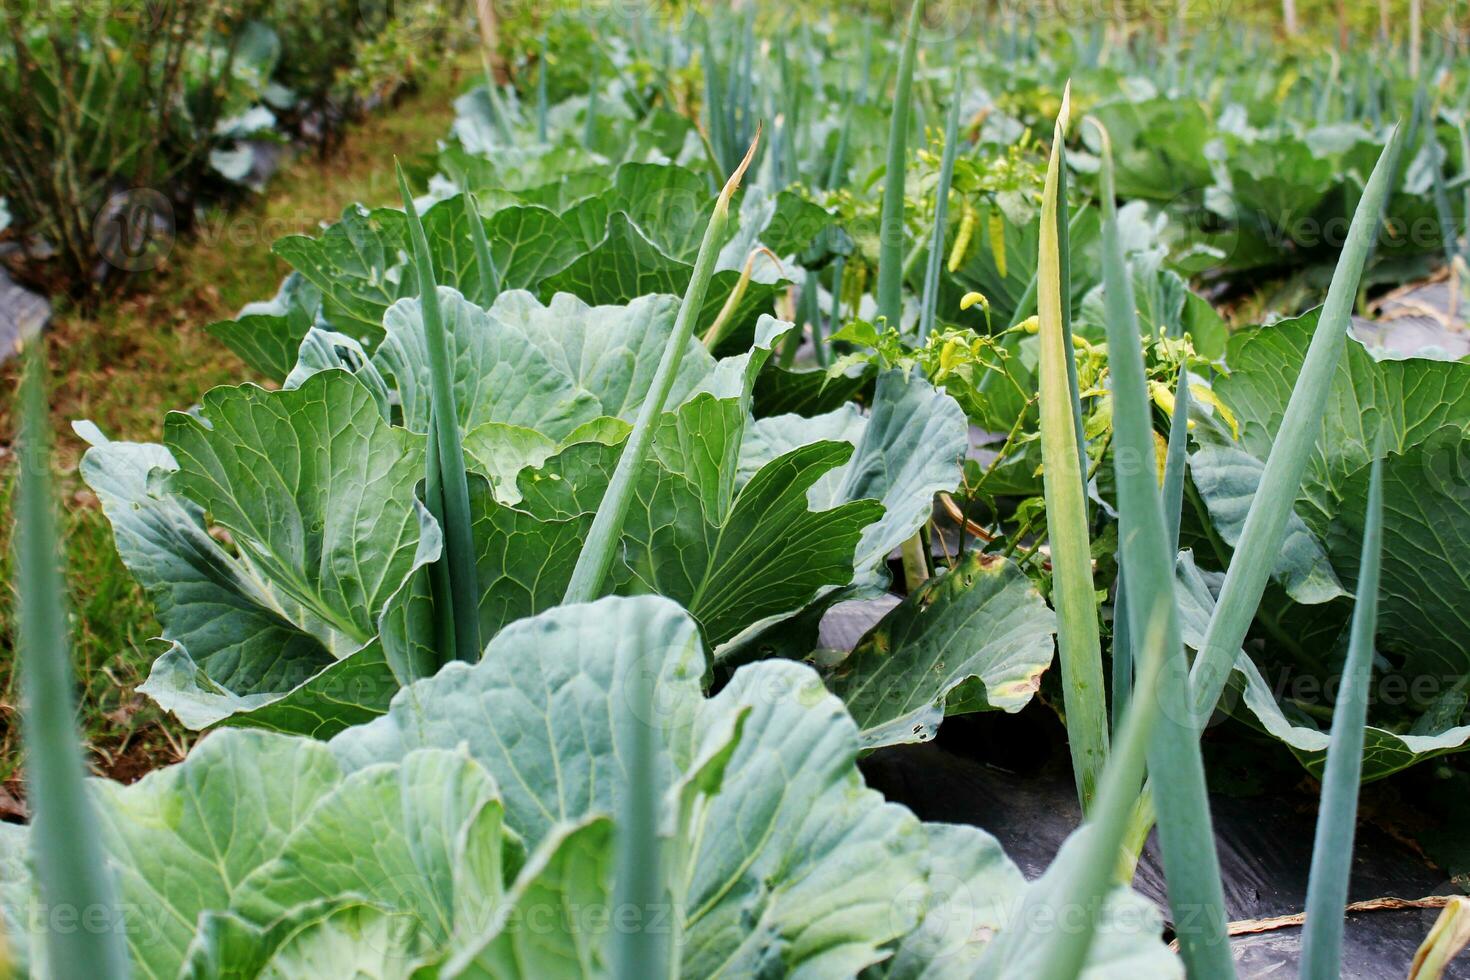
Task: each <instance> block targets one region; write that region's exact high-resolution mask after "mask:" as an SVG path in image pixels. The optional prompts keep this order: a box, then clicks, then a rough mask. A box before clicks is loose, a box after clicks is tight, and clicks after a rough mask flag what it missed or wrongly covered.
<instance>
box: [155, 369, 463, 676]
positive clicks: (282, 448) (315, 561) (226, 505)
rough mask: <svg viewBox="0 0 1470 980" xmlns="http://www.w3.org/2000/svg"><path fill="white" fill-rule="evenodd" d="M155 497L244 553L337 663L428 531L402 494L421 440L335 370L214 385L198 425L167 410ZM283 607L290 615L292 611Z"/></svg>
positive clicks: (408, 490)
mask: <svg viewBox="0 0 1470 980" xmlns="http://www.w3.org/2000/svg"><path fill="white" fill-rule="evenodd" d="M165 442H166V444H167V446H168V449H169V451H170V453H171V454H172V455H173V457H174V458H175V460H177V461H178V465H179V468H178V469H177V470H176V471H174V472H172V473H170V474H169V475H168V476H167V478H166V485H167V488H168V489H169V490H170V491H172V492H174V493H177V494H180V495H182V496H185V497H188V498H189V499H191V500H193V501H194V502H195V503H196V504H197V505H198V506H200V507H201V508H203V509H204V510H206V511H208V512H209V514H210V516H211V518H212V519H213V520H214V522H215V523H216V524H218V525H219V526H221V527H223V528H226V529H227V530H229V531H230V533H231V535H232V537H233V539H234V542H235V545H236V546H237V547H238V548H239V550H240V553H241V555H242V557H243V558H244V559H245V560H246V561H248V562H249V563H250V566H251V567H252V568H253V569H254V570H255V571H256V572H257V574H258V575H260V576H262V577H264V578H265V579H266V580H267V581H268V583H269V585H270V587H271V589H272V591H273V592H275V593H276V594H278V595H280V596H282V597H284V598H285V599H286V600H287V601H289V602H290V603H292V604H294V606H295V607H296V610H299V615H301V616H302V617H303V618H306V619H307V620H309V622H310V628H311V632H312V633H313V635H316V636H317V637H318V639H320V640H321V641H322V642H323V644H324V645H325V646H326V647H327V648H328V650H330V651H331V652H332V653H333V654H334V655H335V656H337V657H338V658H341V657H343V656H346V655H347V654H348V653H350V652H351V651H352V650H354V649H356V648H358V647H360V646H362V645H363V644H364V643H366V642H367V641H368V640H370V639H371V638H372V637H373V636H375V635H376V634H377V631H378V626H377V619H378V616H379V615H380V614H381V613H382V611H383V609H384V607H385V606H386V605H387V602H388V600H389V598H390V597H391V596H392V595H393V594H394V593H396V592H397V591H398V590H399V589H400V588H401V587H402V585H403V583H404V581H405V579H407V577H408V576H409V574H410V573H411V572H412V571H413V570H414V569H416V568H418V567H419V566H421V565H423V564H425V563H426V562H427V561H429V560H431V559H432V558H433V557H434V555H435V554H436V552H437V551H438V545H439V532H438V528H437V527H435V526H434V524H433V522H432V521H431V520H430V518H429V516H428V514H427V512H425V511H424V509H423V507H422V506H421V505H420V504H419V503H418V502H417V500H416V498H415V497H414V496H413V487H414V485H415V484H416V483H417V482H418V480H419V479H421V478H422V473H423V448H422V447H423V437H421V436H416V435H414V434H412V433H409V432H406V431H404V430H402V429H397V428H392V427H390V426H389V425H388V424H387V422H385V421H384V420H383V418H382V416H381V415H379V414H378V409H377V406H376V404H375V403H374V401H373V399H372V396H371V395H370V393H369V392H368V391H367V389H366V388H364V387H363V386H362V385H361V384H359V383H358V382H357V381H355V380H354V379H352V378H350V377H348V376H347V375H345V374H342V373H340V372H336V371H328V372H323V373H321V374H318V375H314V376H313V377H311V378H309V379H308V380H307V381H306V382H305V383H304V384H303V385H302V386H301V387H300V388H296V389H294V390H287V391H277V392H269V391H265V390H264V389H261V388H256V387H254V386H252V385H246V386H243V387H239V388H216V389H214V390H213V391H211V392H209V393H208V394H207V395H205V396H204V405H203V409H202V414H201V417H199V418H196V417H194V416H190V415H184V414H181V413H173V414H171V415H170V416H169V418H168V420H167V421H166V423H165ZM293 611H294V610H293Z"/></svg>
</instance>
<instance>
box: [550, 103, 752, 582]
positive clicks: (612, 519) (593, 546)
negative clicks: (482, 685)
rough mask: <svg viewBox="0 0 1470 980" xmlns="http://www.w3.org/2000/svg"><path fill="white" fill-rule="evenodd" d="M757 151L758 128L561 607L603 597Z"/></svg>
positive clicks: (729, 184) (718, 205)
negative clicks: (738, 196)
mask: <svg viewBox="0 0 1470 980" xmlns="http://www.w3.org/2000/svg"><path fill="white" fill-rule="evenodd" d="M759 145H760V128H759V127H757V128H756V134H755V139H754V140H753V141H752V142H751V144H750V149H748V150H746V151H745V159H743V160H741V161H740V166H739V167H737V168H735V172H734V173H733V174H731V175H730V179H729V180H727V181H726V182H725V187H724V189H723V190H721V191H720V196H719V198H718V199H716V201H715V207H714V211H713V213H711V214H710V219H709V225H708V226H707V227H706V228H705V230H704V238H703V240H702V241H701V242H700V243H699V255H698V256H697V257H696V258H695V260H694V273H693V276H692V277H691V278H690V280H689V287H688V288H687V289H686V290H685V291H684V300H683V302H682V303H680V305H679V315H678V317H677V318H676V319H675V321H674V330H673V333H671V334H670V335H669V342H668V344H667V345H666V346H665V347H664V352H663V356H662V357H661V358H660V359H659V362H658V369H657V370H656V371H655V372H654V376H653V382H652V384H651V386H650V389H649V394H648V397H647V398H646V399H645V400H644V402H643V406H642V407H641V408H640V409H639V410H638V418H637V420H636V421H635V422H634V423H633V431H632V432H631V433H629V435H628V442H627V444H626V445H625V446H624V447H623V453H622V455H621V456H620V457H618V465H617V468H616V469H615V470H613V475H612V479H611V480H609V481H608V485H607V493H606V495H605V496H604V497H603V498H602V504H601V505H600V506H599V507H598V508H597V515H596V516H595V517H594V518H593V519H592V528H591V530H590V531H588V533H587V541H586V542H585V543H584V544H583V545H582V553H581V554H579V555H578V556H577V565H576V567H575V568H573V569H572V578H571V581H570V582H568V583H567V591H566V594H565V596H564V598H563V600H562V601H563V602H566V603H573V602H591V601H592V600H593V599H596V598H597V597H598V596H599V595H600V594H601V592H602V584H603V582H604V581H605V580H606V579H607V573H608V569H610V568H611V567H612V561H613V554H614V553H615V551H616V550H617V543H618V538H619V537H620V536H621V535H622V531H623V521H624V520H625V519H626V518H627V516H628V508H629V507H630V506H631V505H632V503H633V491H634V489H635V488H636V486H637V484H638V476H639V474H640V472H641V471H642V469H643V464H644V462H645V461H646V459H647V456H648V450H649V447H650V445H651V444H652V442H653V433H654V430H655V429H657V428H658V420H659V417H660V416H661V415H662V414H663V410H664V404H665V403H666V402H667V401H668V400H669V392H670V391H672V390H673V387H674V378H675V376H676V375H677V374H678V373H679V362H680V361H682V360H683V359H684V348H685V347H686V346H687V345H688V343H689V338H690V337H692V336H693V335H694V327H695V322H694V321H695V318H696V317H697V316H699V311H700V309H701V307H703V306H704V294H705V292H706V291H707V290H708V289H709V282H710V279H711V277H713V276H714V271H715V260H716V259H717V258H718V257H719V253H720V246H721V245H722V244H723V243H724V239H725V229H726V227H727V226H728V225H729V223H730V199H731V198H732V197H734V196H735V191H736V189H737V188H739V186H740V180H741V178H742V177H744V176H745V171H746V169H747V168H749V166H750V161H751V160H752V159H754V158H755V151H756V147H757V146H759Z"/></svg>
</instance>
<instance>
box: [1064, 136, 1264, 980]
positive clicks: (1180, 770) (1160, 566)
mask: <svg viewBox="0 0 1470 980" xmlns="http://www.w3.org/2000/svg"><path fill="white" fill-rule="evenodd" d="M1098 129H1099V131H1100V132H1101V134H1102V154H1101V170H1100V189H1101V192H1102V193H1101V196H1102V209H1103V219H1102V230H1103V290H1104V300H1105V304H1106V306H1105V309H1106V320H1107V332H1108V358H1109V365H1108V366H1109V373H1110V374H1111V377H1112V395H1113V439H1114V447H1113V467H1114V472H1115V475H1116V479H1117V485H1118V515H1119V530H1118V540H1119V542H1120V543H1121V545H1122V549H1123V569H1124V574H1125V575H1126V576H1127V581H1128V585H1129V588H1130V589H1131V590H1133V594H1134V595H1135V596H1137V597H1144V596H1155V597H1167V598H1168V600H1170V601H1167V602H1164V603H1163V607H1164V623H1163V627H1164V644H1163V659H1164V664H1163V668H1162V671H1161V673H1160V675H1159V680H1158V684H1157V687H1156V688H1155V695H1154V696H1155V698H1156V699H1157V701H1158V706H1157V710H1159V711H1160V713H1161V717H1160V719H1159V721H1158V723H1157V725H1156V726H1155V729H1154V736H1153V739H1152V742H1151V744H1150V747H1149V754H1148V768H1149V772H1150V774H1151V776H1152V781H1153V782H1154V784H1155V785H1156V786H1157V787H1158V797H1157V800H1156V804H1157V807H1158V813H1159V842H1160V844H1161V845H1162V848H1163V856H1164V877H1165V880H1166V881H1167V884H1168V888H1169V906H1170V908H1171V909H1172V910H1173V913H1174V922H1175V923H1176V925H1177V926H1178V929H1179V952H1180V955H1181V956H1183V958H1184V962H1185V966H1186V968H1187V969H1188V971H1189V975H1190V976H1192V977H1211V978H1221V977H1232V976H1234V975H1235V968H1234V965H1233V962H1232V960H1231V957H1230V944H1229V939H1228V937H1227V934H1226V921H1225V897H1224V890H1223V888H1222V887H1221V884H1220V863H1219V859H1218V857H1217V856H1216V853H1215V838H1214V832H1213V828H1212V826H1211V821H1210V807H1209V798H1208V796H1207V793H1206V788H1205V771H1204V763H1203V761H1202V760H1201V758H1200V750H1199V737H1198V733H1197V732H1196V730H1195V729H1194V726H1193V724H1192V722H1191V720H1190V717H1189V714H1188V704H1189V690H1188V680H1187V674H1186V660H1185V658H1184V646H1183V642H1182V640H1181V639H1180V632H1179V612H1178V608H1177V607H1176V605H1175V604H1174V602H1173V601H1172V598H1173V595H1174V555H1173V552H1172V551H1171V550H1170V540H1169V539H1170V537H1171V535H1170V534H1169V532H1168V529H1167V528H1166V526H1165V521H1164V509H1163V504H1162V502H1161V501H1160V499H1159V484H1158V476H1157V473H1158V466H1157V463H1156V462H1155V460H1156V458H1157V457H1156V454H1155V450H1154V437H1153V426H1152V424H1151V415H1150V411H1151V410H1150V408H1149V396H1148V387H1147V382H1146V380H1145V376H1144V370H1143V352H1142V350H1141V348H1140V346H1139V326H1138V316H1137V310H1136V309H1135V307H1134V302H1133V288H1132V287H1133V283H1132V280H1131V278H1130V277H1129V274H1128V267H1127V264H1126V262H1125V260H1124V257H1123V245H1122V240H1121V238H1120V236H1119V232H1118V214H1117V205H1116V203H1115V200H1114V196H1113V157H1112V147H1111V145H1110V142H1109V139H1108V134H1107V131H1106V130H1105V129H1103V127H1101V126H1099V127H1098ZM1042 227H1043V230H1044V229H1045V227H1046V226H1045V224H1043V225H1042ZM1176 424H1177V421H1176ZM1141 606H1142V603H1141V602H1137V601H1134V602H1131V603H1129V610H1128V615H1129V618H1130V622H1129V626H1130V629H1131V631H1132V633H1133V634H1134V635H1141V634H1143V632H1144V631H1145V630H1146V629H1148V627H1149V623H1148V621H1147V620H1145V619H1144V618H1143V612H1144V611H1143V610H1142V609H1141V608H1140V607H1141ZM1132 710H1133V711H1134V712H1137V711H1139V710H1143V709H1142V706H1141V704H1140V702H1138V701H1137V700H1135V702H1134V706H1133V708H1132ZM1135 788H1136V787H1135Z"/></svg>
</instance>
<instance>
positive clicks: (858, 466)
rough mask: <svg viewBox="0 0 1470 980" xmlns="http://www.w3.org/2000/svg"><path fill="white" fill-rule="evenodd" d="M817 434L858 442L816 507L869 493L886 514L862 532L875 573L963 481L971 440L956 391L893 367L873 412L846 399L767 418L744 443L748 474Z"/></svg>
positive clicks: (863, 549) (861, 558)
mask: <svg viewBox="0 0 1470 980" xmlns="http://www.w3.org/2000/svg"><path fill="white" fill-rule="evenodd" d="M814 439H838V440H842V441H844V442H849V443H852V445H853V447H854V450H853V456H852V459H851V460H850V461H849V462H848V463H847V464H846V465H844V466H843V467H841V468H840V469H839V470H835V471H834V472H833V473H832V474H831V475H830V476H828V477H826V478H825V479H823V480H822V481H821V482H820V483H818V484H817V485H816V486H815V487H814V488H813V489H812V491H811V493H810V499H811V503H812V506H814V507H818V506H821V507H831V506H834V505H836V504H838V503H842V502H845V501H850V500H860V499H863V498H870V499H874V500H878V501H880V502H881V503H882V504H883V507H884V512H883V517H882V519H881V520H879V521H878V522H877V523H875V524H873V525H871V526H870V527H869V528H868V529H867V530H866V531H864V532H863V540H862V544H861V545H860V546H859V549H858V557H857V562H856V564H857V566H858V570H859V572H862V573H866V572H870V571H871V570H872V568H873V567H874V566H875V565H878V564H880V563H882V562H883V561H885V560H886V559H887V558H888V555H889V554H890V553H891V552H892V551H893V550H894V549H895V548H897V547H898V546H899V545H901V544H902V543H903V542H905V541H907V540H908V539H909V538H911V537H912V536H913V535H914V534H915V533H916V532H917V531H918V530H919V528H920V527H922V526H923V525H924V522H925V521H927V520H928V519H929V516H930V514H931V513H932V509H933V500H934V495H935V494H936V493H940V492H941V491H952V490H954V489H955V488H956V487H957V486H958V485H959V478H960V460H961V459H962V457H963V456H964V454H965V451H966V449H967V448H968V446H969V429H968V426H967V425H966V422H965V415H964V412H963V411H962V410H961V409H960V407H959V404H958V403H957V402H955V400H954V399H953V398H951V397H950V396H949V395H947V394H945V393H944V392H943V391H939V390H936V389H935V388H934V387H933V386H932V385H930V384H929V383H928V382H926V381H924V380H923V379H922V378H917V377H909V378H905V377H904V376H903V374H902V372H900V371H889V372H887V373H885V374H883V375H881V376H880V377H879V378H878V384H877V387H876V389H875V391H874V395H873V399H872V409H871V411H870V412H869V413H868V414H866V415H864V414H863V413H862V412H860V411H858V409H857V408H856V406H853V405H847V406H845V407H843V408H840V409H838V410H836V411H834V412H829V413H827V414H825V415H820V416H817V417H816V418H811V419H808V418H803V417H801V416H797V415H780V416H773V417H769V418H763V419H760V420H759V421H757V422H756V423H755V425H754V426H753V427H752V428H751V430H750V434H749V435H748V436H747V438H746V443H745V444H744V445H743V446H742V448H741V459H740V466H741V471H742V478H744V475H745V474H749V473H752V472H753V471H754V469H755V468H757V467H758V466H759V465H762V464H764V463H765V462H766V461H768V460H770V459H773V458H775V456H777V455H779V454H781V453H783V452H787V451H789V450H790V449H792V448H794V447H796V446H799V445H802V444H804V443H807V442H810V441H812V440H814Z"/></svg>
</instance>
